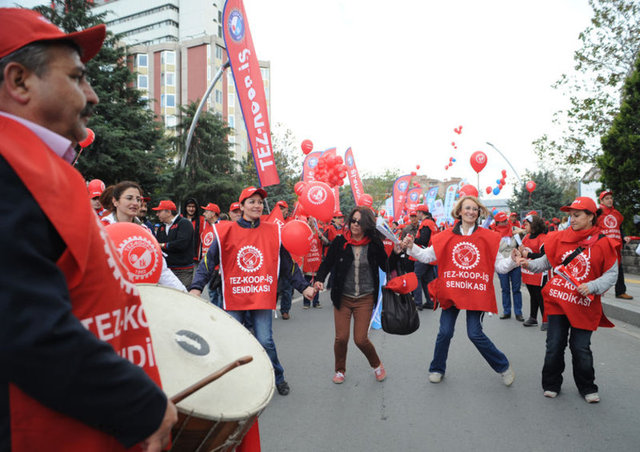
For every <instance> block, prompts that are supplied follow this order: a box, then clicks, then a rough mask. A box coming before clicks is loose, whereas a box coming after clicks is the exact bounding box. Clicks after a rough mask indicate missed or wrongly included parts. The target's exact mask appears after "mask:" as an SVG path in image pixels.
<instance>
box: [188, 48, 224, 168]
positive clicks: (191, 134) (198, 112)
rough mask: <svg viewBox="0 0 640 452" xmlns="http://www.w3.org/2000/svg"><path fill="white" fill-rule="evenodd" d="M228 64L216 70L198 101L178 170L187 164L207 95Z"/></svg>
mask: <svg viewBox="0 0 640 452" xmlns="http://www.w3.org/2000/svg"><path fill="white" fill-rule="evenodd" d="M229 64H230V63H229V60H227V62H226V63H224V64H223V65H222V66H221V67H220V69H218V72H217V73H216V75H215V77H213V81H212V82H211V84H210V85H209V87H208V88H207V91H206V92H205V93H204V96H202V100H200V105H198V109H197V110H196V114H195V115H193V121H191V126H190V127H189V133H188V134H187V142H186V144H185V145H184V154H183V155H182V160H181V161H180V169H182V168H184V167H185V165H186V164H187V154H188V153H189V147H191V139H192V138H193V132H194V131H195V130H196V125H197V124H198V119H199V118H200V113H202V109H203V108H204V104H205V102H206V101H207V99H208V98H209V95H210V94H211V91H213V86H214V85H215V84H216V83H218V81H219V80H220V78H222V73H223V72H224V70H225V69H226V68H228V67H229Z"/></svg>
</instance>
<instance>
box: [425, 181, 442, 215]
mask: <svg viewBox="0 0 640 452" xmlns="http://www.w3.org/2000/svg"><path fill="white" fill-rule="evenodd" d="M439 188H440V187H439V186H438V185H435V186H433V187H431V188H430V189H429V190H428V191H427V194H426V195H425V197H424V203H425V204H426V205H427V207H428V208H429V211H430V212H431V211H433V203H434V202H435V201H436V196H438V189H439Z"/></svg>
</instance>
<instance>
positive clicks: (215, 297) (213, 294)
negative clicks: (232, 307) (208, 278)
mask: <svg viewBox="0 0 640 452" xmlns="http://www.w3.org/2000/svg"><path fill="white" fill-rule="evenodd" d="M209 301H210V302H211V303H213V304H215V305H216V306H217V307H219V308H220V309H222V291H221V290H220V288H219V287H218V288H216V289H212V288H211V287H209Z"/></svg>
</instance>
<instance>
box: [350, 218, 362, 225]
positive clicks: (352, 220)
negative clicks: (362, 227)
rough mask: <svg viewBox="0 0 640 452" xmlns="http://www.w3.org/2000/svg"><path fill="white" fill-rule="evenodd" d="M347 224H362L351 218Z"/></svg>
mask: <svg viewBox="0 0 640 452" xmlns="http://www.w3.org/2000/svg"><path fill="white" fill-rule="evenodd" d="M349 223H351V224H362V223H361V222H360V220H356V219H355V218H352V219H351V220H349Z"/></svg>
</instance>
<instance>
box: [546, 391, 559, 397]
mask: <svg viewBox="0 0 640 452" xmlns="http://www.w3.org/2000/svg"><path fill="white" fill-rule="evenodd" d="M543 394H544V396H545V397H549V398H550V399H555V398H556V397H558V393H557V392H555V391H545V392H544V393H543Z"/></svg>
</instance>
